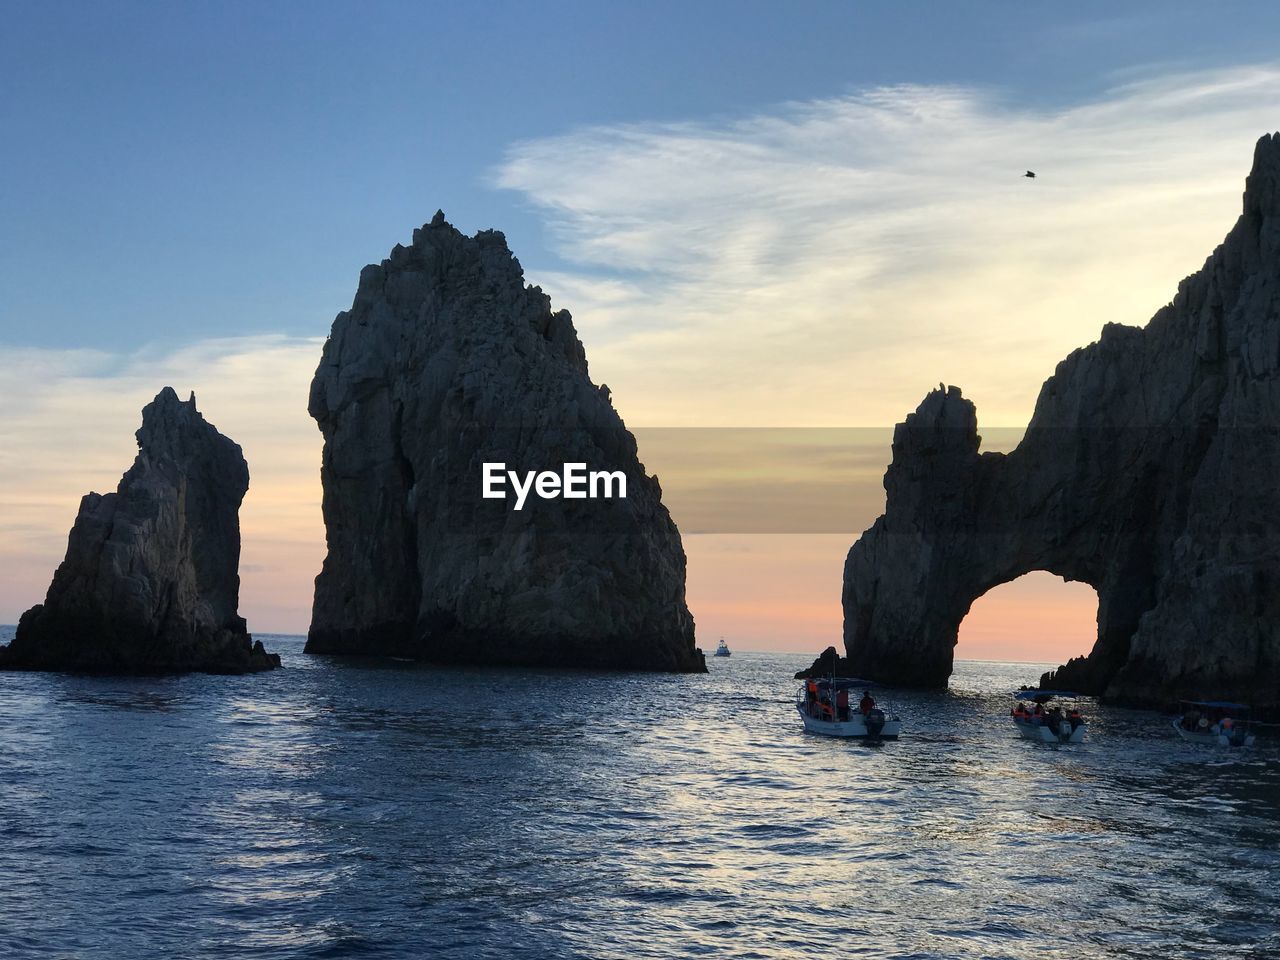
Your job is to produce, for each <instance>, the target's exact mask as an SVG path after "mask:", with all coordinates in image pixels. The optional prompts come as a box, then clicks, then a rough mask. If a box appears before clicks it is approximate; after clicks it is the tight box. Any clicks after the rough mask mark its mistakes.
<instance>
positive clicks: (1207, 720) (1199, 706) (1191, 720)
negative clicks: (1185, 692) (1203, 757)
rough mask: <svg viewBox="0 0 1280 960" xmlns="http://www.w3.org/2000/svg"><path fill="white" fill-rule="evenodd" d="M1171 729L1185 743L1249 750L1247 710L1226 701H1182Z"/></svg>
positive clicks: (1239, 704) (1251, 741)
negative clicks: (1180, 708)
mask: <svg viewBox="0 0 1280 960" xmlns="http://www.w3.org/2000/svg"><path fill="white" fill-rule="evenodd" d="M1180 706H1181V707H1182V713H1181V714H1179V715H1178V716H1177V717H1176V718H1175V719H1174V720H1173V729H1174V732H1175V733H1177V735H1178V736H1180V737H1181V738H1182V739H1183V740H1186V741H1187V742H1188V743H1200V744H1204V745H1206V746H1215V747H1251V746H1253V741H1254V736H1253V733H1252V732H1250V730H1249V708H1248V706H1246V705H1245V704H1243V703H1233V702H1232V701H1230V700H1182V701H1180Z"/></svg>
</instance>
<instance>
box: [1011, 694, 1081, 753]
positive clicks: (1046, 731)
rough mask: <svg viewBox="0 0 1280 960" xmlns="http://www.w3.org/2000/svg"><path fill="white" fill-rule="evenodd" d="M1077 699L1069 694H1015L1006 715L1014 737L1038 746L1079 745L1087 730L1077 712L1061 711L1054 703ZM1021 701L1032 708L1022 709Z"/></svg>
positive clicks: (1076, 695)
mask: <svg viewBox="0 0 1280 960" xmlns="http://www.w3.org/2000/svg"><path fill="white" fill-rule="evenodd" d="M1078 696H1079V694H1076V693H1072V692H1071V691H1070V690H1019V691H1018V692H1017V693H1015V694H1014V695H1013V698H1014V699H1015V700H1017V701H1018V704H1017V706H1015V707H1014V708H1013V710H1011V711H1010V716H1011V717H1012V718H1013V725H1014V726H1015V727H1017V728H1018V735H1019V736H1021V737H1025V738H1026V739H1028V740H1036V741H1038V742H1040V743H1083V742H1084V735H1085V731H1086V730H1087V729H1088V727H1087V725H1086V724H1085V722H1084V717H1082V716H1081V715H1080V710H1079V708H1077V707H1074V706H1073V707H1070V708H1068V709H1064V708H1063V707H1062V705H1061V704H1060V703H1059V702H1058V701H1061V700H1075V699H1076V698H1077V697H1078ZM1024 700H1025V701H1028V702H1030V703H1034V704H1035V707H1034V708H1028V707H1025V706H1023V701H1024Z"/></svg>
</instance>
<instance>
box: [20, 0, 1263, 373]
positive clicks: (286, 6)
mask: <svg viewBox="0 0 1280 960" xmlns="http://www.w3.org/2000/svg"><path fill="white" fill-rule="evenodd" d="M1116 6H1117V5H1115V4H1110V3H1075V4H1071V5H1069V6H1068V5H1063V4H1040V3H1026V2H1019V3H997V2H992V3H900V2H894V3H850V2H839V3H787V4H783V3H763V2H733V3H710V2H702V3H689V2H681V3H598V2H597V3H579V2H573V3H569V2H559V3H556V2H553V3H421V2H418V3H388V2H384V3H359V4H357V3H331V2H324V3H321V2H307V3H285V2H271V3H217V4H214V3H206V4H195V3H172V4H169V3H147V4H138V3H65V2H63V3H58V2H54V3H44V4H34V3H15V2H10V3H8V4H5V5H4V6H3V7H0V17H2V18H3V20H2V23H3V29H0V91H3V92H2V93H0V129H2V130H3V136H2V137H0V343H3V344H6V345H10V346H12V345H23V346H45V347H61V348H68V347H77V346H86V347H94V348H104V349H113V350H120V349H126V350H128V349H136V348H140V347H142V346H143V345H148V344H151V345H155V344H160V345H165V344H179V343H182V342H185V341H188V340H190V339H192V338H195V337H208V336H240V335H246V334H252V333H259V332H264V331H271V332H280V333H286V334H292V335H305V334H323V333H324V332H325V330H326V329H327V325H328V323H329V322H330V321H331V320H332V316H333V314H334V313H335V312H337V311H338V310H339V309H342V308H343V307H345V306H346V305H347V304H348V302H349V300H350V296H351V291H352V289H353V286H354V282H355V278H356V277H357V275H358V271H359V268H360V267H361V266H362V265H363V264H364V263H366V262H369V261H371V260H376V259H378V258H380V257H381V256H382V255H384V254H385V253H386V251H387V250H388V248H389V247H390V246H391V245H392V244H393V243H395V242H397V241H399V240H406V239H407V237H408V235H409V233H410V231H411V229H412V228H413V226H414V225H416V224H418V223H420V222H422V221H424V220H426V219H429V218H430V216H431V214H432V213H433V212H434V211H435V209H436V208H437V207H444V208H445V210H446V213H447V214H448V215H449V216H450V218H451V219H452V220H453V221H454V222H455V223H457V224H458V225H459V226H460V227H462V228H463V229H467V230H472V229H476V228H479V227H484V226H498V227H500V228H501V229H504V230H505V231H506V232H507V234H508V236H509V238H510V240H511V242H512V246H513V248H514V249H515V250H516V251H517V253H518V255H520V256H521V258H522V261H523V262H524V263H525V265H526V267H530V266H536V267H539V268H543V269H556V268H558V267H562V266H563V264H562V263H561V262H560V256H559V254H560V252H561V251H560V250H559V248H558V247H557V245H556V244H555V243H553V242H552V238H550V237H549V236H548V232H547V227H546V224H545V220H544V218H542V217H540V216H539V215H538V212H537V211H536V210H534V209H532V208H531V205H530V204H529V203H528V202H526V200H525V198H523V197H521V196H520V195H518V194H516V193H513V192H511V191H506V190H499V189H495V187H494V186H493V179H494V177H493V171H494V169H495V168H496V167H497V166H498V165H499V163H500V162H501V161H502V160H503V157H504V152H505V151H506V150H507V149H508V148H509V147H510V145H511V144H513V143H515V142H519V141H523V140H528V139H531V138H539V137H546V136H552V135H558V134H564V133H566V132H569V131H572V130H575V129H577V128H582V127H590V126H598V125H608V124H618V123H630V122H643V123H654V122H671V121H682V120H698V121H705V120H707V119H710V118H720V119H725V118H733V117H737V116H743V115H747V114H750V113H753V112H756V111H760V110H767V109H770V108H771V107H774V106H776V105H779V104H782V103H784V102H786V101H806V100H811V99H821V98H827V97H835V96H840V95H842V94H845V93H847V92H849V91H852V90H857V89H862V88H866V87H874V86H883V85H892V84H899V83H913V84H926V85H927V84H959V85H963V86H968V87H979V88H983V87H985V88H989V89H991V90H992V91H994V94H995V95H996V96H998V97H1000V98H1002V99H1005V100H1007V101H1010V102H1013V103H1019V104H1039V105H1047V106H1052V105H1060V104H1064V103H1070V102H1073V101H1077V100H1081V99H1086V98H1088V97H1090V96H1094V95H1096V94H1097V93H1098V92H1099V91H1100V90H1102V89H1105V88H1107V87H1109V86H1111V85H1114V84H1115V83H1116V82H1117V81H1118V80H1121V79H1124V78H1126V77H1129V76H1132V75H1140V74H1142V73H1144V72H1152V71H1162V70H1171V69H1179V68H1182V67H1188V66H1194V67H1197V68H1205V67H1212V66H1218V65H1229V64H1236V63H1249V62H1255V61H1259V60H1265V59H1266V58H1268V57H1269V56H1272V55H1273V54H1274V51H1273V49H1271V45H1272V41H1273V39H1274V37H1275V36H1277V35H1278V32H1277V27H1280V8H1278V7H1276V6H1275V5H1273V4H1256V5H1247V4H1233V5H1232V7H1231V11H1230V14H1229V16H1226V15H1222V14H1220V13H1219V12H1218V8H1214V7H1212V6H1210V5H1206V4H1203V3H1168V2H1163V3H1148V4H1141V3H1135V4H1126V5H1124V7H1123V13H1116V12H1115V8H1116ZM1009 162H1010V164H1011V165H1012V166H1013V167H1017V166H1018V165H1019V164H1020V163H1021V162H1022V158H1020V157H1010V158H1009Z"/></svg>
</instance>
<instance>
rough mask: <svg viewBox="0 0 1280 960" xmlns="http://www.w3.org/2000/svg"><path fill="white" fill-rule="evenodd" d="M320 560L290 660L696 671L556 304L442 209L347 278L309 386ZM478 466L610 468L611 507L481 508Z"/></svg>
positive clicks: (628, 453)
mask: <svg viewBox="0 0 1280 960" xmlns="http://www.w3.org/2000/svg"><path fill="white" fill-rule="evenodd" d="M309 409H310V412H311V415H312V416H313V417H314V418H315V419H316V422H317V423H318V424H319V426H320V430H321V432H322V433H323V434H324V457H323V465H322V468H321V479H322V482H323V486H324V504H323V506H324V518H325V529H326V537H327V541H328V548H329V549H328V555H327V557H326V558H325V562H324V567H323V569H322V570H321V572H320V575H319V576H318V577H317V578H316V592H315V604H314V608H313V614H312V622H311V630H310V633H309V635H308V639H307V650H308V651H310V652H313V653H364V654H396V655H400V656H409V657H417V658H422V659H427V660H432V661H438V662H469V663H504V664H542V665H557V666H559V665H568V666H583V667H606V668H629V669H651V670H669V671H696V670H703V669H705V665H704V662H703V658H702V654H701V653H700V652H699V651H698V650H697V649H696V648H695V647H694V642H693V618H692V617H691V616H690V614H689V610H688V607H687V606H686V604H685V594H684V580H685V555H684V550H683V548H682V546H681V541H680V534H679V532H678V531H677V530H676V527H675V524H674V523H673V522H672V520H671V517H670V516H669V515H668V513H667V510H666V508H665V507H664V506H663V505H662V498H661V489H660V488H659V486H658V482H657V480H656V479H655V478H653V477H650V476H648V475H647V474H646V472H645V469H644V465H643V464H642V463H640V461H639V459H638V458H637V452H636V443H635V439H634V438H633V437H632V435H631V434H630V433H629V432H628V431H627V429H626V427H625V426H624V424H623V422H622V420H621V418H620V417H619V416H618V414H617V413H616V412H615V410H614V409H613V407H612V405H611V404H610V402H609V399H608V395H607V391H606V390H605V389H604V388H599V387H596V386H595V385H594V384H593V383H592V382H591V380H590V378H589V377H588V375H587V360H586V354H585V353H584V351H583V348H582V344H581V342H579V340H578V336H577V333H576V331H575V330H574V326H573V321H572V319H571V318H570V316H569V314H568V312H566V311H564V310H560V311H553V310H552V309H551V305H550V300H549V298H548V297H547V296H546V295H545V294H543V292H542V291H541V290H540V289H538V288H537V287H529V286H526V285H525V283H524V275H523V272H522V271H521V268H520V264H519V262H517V260H516V259H515V257H513V256H512V255H511V251H510V250H509V249H508V248H507V244H506V240H505V238H504V237H503V236H502V234H500V233H497V232H495V231H483V232H481V233H478V234H477V235H476V236H474V237H466V236H464V235H463V234H461V233H460V232H458V231H457V230H456V229H454V227H452V226H451V225H450V224H449V223H447V222H446V221H445V218H444V214H443V213H437V214H436V216H435V217H434V219H432V221H431V222H430V223H429V224H427V225H426V226H423V227H422V228H421V229H418V230H415V231H414V234H413V243H412V245H411V246H408V247H404V246H397V247H396V248H395V249H394V250H392V252H391V256H390V257H389V258H388V259H386V260H384V261H383V262H382V263H381V264H375V265H371V266H368V267H365V268H364V270H363V271H362V272H361V274H360V285H359V289H358V290H357V291H356V295H355V300H354V302H353V304H352V307H351V309H350V310H349V311H346V312H344V313H341V314H339V315H338V317H337V319H336V320H335V321H334V324H333V331H332V334H331V336H330V338H329V340H328V342H327V343H326V344H325V348H324V355H323V357H322V359H321V361H320V366H319V368H318V369H317V371H316V376H315V379H314V381H313V382H312V385H311V401H310V407H309ZM486 463H501V464H504V465H505V468H506V469H509V470H515V471H519V472H521V473H524V472H527V471H544V470H547V471H551V470H560V469H562V467H563V465H564V464H568V463H581V464H584V465H586V467H587V468H588V469H591V470H600V471H620V472H621V473H622V474H623V475H625V478H626V497H625V499H611V500H604V499H565V498H556V499H540V498H537V497H532V498H530V499H529V501H528V502H527V503H526V504H525V505H524V506H523V508H522V509H520V510H514V509H513V508H512V504H511V502H510V501H503V500H495V499H486V498H484V497H483V496H482V482H483V469H484V464H486Z"/></svg>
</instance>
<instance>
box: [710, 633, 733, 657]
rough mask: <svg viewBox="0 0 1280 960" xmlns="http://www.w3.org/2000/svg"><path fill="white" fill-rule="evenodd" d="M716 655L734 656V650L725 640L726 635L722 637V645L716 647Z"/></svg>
mask: <svg viewBox="0 0 1280 960" xmlns="http://www.w3.org/2000/svg"><path fill="white" fill-rule="evenodd" d="M714 655H715V656H717V657H731V656H733V651H731V650H730V649H729V644H727V643H725V642H724V637H721V638H720V646H718V647H716V652H715V654H714Z"/></svg>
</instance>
